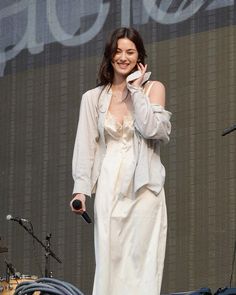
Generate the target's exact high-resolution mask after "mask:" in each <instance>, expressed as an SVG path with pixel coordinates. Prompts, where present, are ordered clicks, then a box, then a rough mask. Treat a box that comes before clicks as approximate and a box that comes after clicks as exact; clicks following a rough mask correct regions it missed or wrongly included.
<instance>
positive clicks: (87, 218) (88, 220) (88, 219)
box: [72, 200, 92, 223]
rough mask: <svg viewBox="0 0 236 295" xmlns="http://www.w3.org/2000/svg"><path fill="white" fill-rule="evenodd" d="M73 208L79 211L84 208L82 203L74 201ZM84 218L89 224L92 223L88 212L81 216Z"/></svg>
mask: <svg viewBox="0 0 236 295" xmlns="http://www.w3.org/2000/svg"><path fill="white" fill-rule="evenodd" d="M72 207H73V208H74V209H75V210H79V209H81V208H82V203H81V201H80V200H74V201H73V202H72ZM81 216H82V217H83V219H84V220H85V221H86V222H87V223H92V220H91V218H90V217H89V215H88V213H87V212H86V211H84V212H83V214H82V215H81Z"/></svg>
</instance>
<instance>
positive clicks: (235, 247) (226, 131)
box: [216, 124, 236, 294]
mask: <svg viewBox="0 0 236 295" xmlns="http://www.w3.org/2000/svg"><path fill="white" fill-rule="evenodd" d="M235 130H236V124H234V125H232V126H230V127H228V128H226V129H224V130H223V132H222V134H221V135H222V136H225V135H227V134H229V133H231V132H233V131H235ZM235 258H236V240H235V241H234V251H233V261H232V270H231V275H230V281H229V287H230V288H231V284H232V279H233V274H234V266H235ZM216 294H217V293H216Z"/></svg>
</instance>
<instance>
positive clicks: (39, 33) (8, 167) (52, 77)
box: [0, 0, 236, 294]
mask: <svg viewBox="0 0 236 295" xmlns="http://www.w3.org/2000/svg"><path fill="white" fill-rule="evenodd" d="M235 7H236V5H235V1H234V0H233V1H232V0H220V1H219V0H218V1H217V0H209V1H207V0H204V1H202V0H197V1H195V0H192V1H190V0H189V1H185V0H183V1H179V0H165V1H161V0H159V1H154V0H123V1H118V0H115V1H102V0H101V1H92V0H84V1H79V0H78V1H75V0H68V1H63V0H57V1H55V0H42V1H36V0H31V1H26V0H20V1H13V0H4V1H1V2H0V99H1V108H0V122H1V123H0V134H1V140H0V198H1V199H0V200H1V202H0V237H1V238H2V240H1V241H0V242H1V246H7V247H8V253H0V276H1V277H4V276H5V263H4V259H7V260H8V261H9V262H11V263H13V265H14V266H15V268H16V269H17V270H18V271H19V272H21V273H22V274H28V275H37V276H39V277H40V276H42V275H43V274H44V251H43V249H42V248H41V247H40V245H39V244H38V243H37V242H35V243H33V242H32V238H31V237H30V236H29V234H27V233H26V231H24V229H23V228H22V227H21V226H20V225H19V224H18V223H15V222H13V221H7V220H6V215H7V214H12V215H13V216H20V217H24V218H27V219H29V220H30V221H31V222H32V224H33V226H34V232H35V234H36V235H37V236H38V238H39V239H40V240H42V241H43V242H45V238H46V235H47V234H48V233H51V234H52V249H53V251H54V252H55V253H56V255H57V256H59V258H60V259H61V260H62V262H63V263H62V264H59V263H57V262H56V261H55V260H54V259H51V270H52V271H53V275H54V276H55V277H56V278H59V279H62V280H65V281H69V282H71V283H73V284H75V285H76V286H77V287H78V288H80V289H81V290H82V291H83V292H84V293H85V294H91V290H92V282H93V274H94V254H93V227H92V225H87V224H86V223H85V222H83V220H81V218H79V217H78V216H75V215H73V214H72V213H71V212H70V209H69V201H70V199H71V191H72V186H73V182H72V178H71V158H72V150H73V144H74V138H75V132H76V126H77V121H78V114H79V104H80V99H81V95H82V93H83V92H85V91H86V90H87V89H90V88H93V87H95V85H96V73H97V70H98V67H99V64H100V61H101V54H102V51H103V46H104V42H105V40H106V38H107V36H108V35H109V33H110V32H111V31H112V30H113V29H115V28H117V27H119V26H134V27H135V28H136V29H138V30H139V31H140V32H141V34H142V35H143V38H144V41H145V45H146V48H147V51H148V60H147V63H148V65H149V69H150V70H151V71H152V79H158V80H160V81H162V82H163V83H164V84H165V86H166V89H167V108H168V110H170V111H171V112H172V113H173V117H172V125H173V130H172V135H171V142H170V143H169V145H167V146H164V147H163V148H162V159H163V163H164V165H165V166H166V170H167V180H166V185H165V189H166V198H167V205H168V221H169V229H168V243H167V251H166V262H165V271H164V281H163V293H170V292H174V291H175V292H177V291H186V290H194V289H198V288H200V287H203V286H208V287H210V288H211V289H212V290H213V291H215V290H216V289H217V288H219V287H224V286H225V285H229V280H230V275H231V269H232V261H233V249H234V244H235V240H236V225H235V222H236V216H235V211H236V148H235V147H236V131H235V132H234V133H231V134H229V135H227V136H225V137H222V136H221V133H222V131H223V130H224V128H226V127H229V126H231V125H233V124H235V123H236V91H235V82H236V76H235V75H236V73H235V71H236V57H235V45H236V25H235V23H236V8H235ZM88 211H89V214H90V215H91V216H93V200H92V199H90V200H89V204H88ZM232 285H234V286H236V274H235V272H234V274H233V280H232Z"/></svg>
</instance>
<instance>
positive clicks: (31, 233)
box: [18, 220, 62, 277]
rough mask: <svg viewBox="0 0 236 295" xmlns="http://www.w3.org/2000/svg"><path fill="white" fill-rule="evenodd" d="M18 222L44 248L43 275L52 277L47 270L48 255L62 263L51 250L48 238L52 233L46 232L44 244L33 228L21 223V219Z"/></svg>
mask: <svg viewBox="0 0 236 295" xmlns="http://www.w3.org/2000/svg"><path fill="white" fill-rule="evenodd" d="M18 223H19V224H20V225H21V226H22V227H23V228H24V229H25V230H26V231H27V232H28V233H29V234H30V235H31V236H32V237H33V238H34V239H35V240H36V241H37V242H38V243H39V244H40V245H41V246H42V247H43V248H44V250H45V255H44V256H45V277H52V272H50V271H49V265H50V262H49V259H50V256H51V257H53V258H54V259H55V260H56V261H57V262H59V263H62V261H61V260H60V259H59V258H58V257H57V256H56V254H55V253H54V252H53V251H52V250H51V243H50V239H51V236H52V234H48V235H47V236H46V245H45V244H44V243H43V242H42V241H40V240H39V238H38V237H37V236H36V235H35V234H34V232H33V230H32V229H30V228H28V227H27V226H25V225H24V224H23V222H22V221H21V220H19V221H18Z"/></svg>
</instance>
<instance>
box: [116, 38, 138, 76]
mask: <svg viewBox="0 0 236 295" xmlns="http://www.w3.org/2000/svg"><path fill="white" fill-rule="evenodd" d="M137 61H138V51H137V48H136V46H135V44H134V43H133V42H132V41H131V40H129V39H128V38H121V39H118V41H117V50H116V53H115V55H114V57H113V59H112V66H113V69H114V74H115V76H117V75H119V76H125V77H126V76H127V75H128V74H129V73H131V72H132V70H133V69H134V68H135V67H136V65H137Z"/></svg>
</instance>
